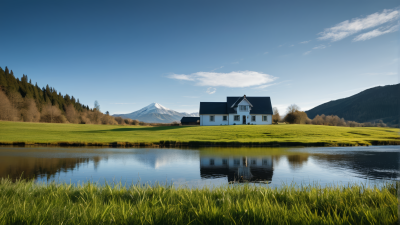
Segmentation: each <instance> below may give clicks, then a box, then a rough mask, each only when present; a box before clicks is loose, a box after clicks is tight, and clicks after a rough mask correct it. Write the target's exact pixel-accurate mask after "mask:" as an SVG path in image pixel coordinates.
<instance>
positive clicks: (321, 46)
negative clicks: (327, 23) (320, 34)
mask: <svg viewBox="0 0 400 225" xmlns="http://www.w3.org/2000/svg"><path fill="white" fill-rule="evenodd" d="M326 47H327V46H326V45H318V46H315V47H314V48H312V49H324V48H326Z"/></svg>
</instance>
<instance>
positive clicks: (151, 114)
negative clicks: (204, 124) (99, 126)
mask: <svg viewBox="0 0 400 225" xmlns="http://www.w3.org/2000/svg"><path fill="white" fill-rule="evenodd" d="M113 116H115V117H118V116H120V117H123V118H129V119H133V120H139V121H143V122H146V123H172V122H173V121H180V120H181V119H182V117H184V116H189V117H197V116H199V113H184V112H183V113H180V112H177V111H174V110H172V109H168V108H166V107H164V106H162V105H160V104H158V103H151V104H150V105H148V106H146V107H144V108H142V109H139V110H138V111H135V112H132V113H128V114H114V115H113Z"/></svg>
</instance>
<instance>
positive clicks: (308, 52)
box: [303, 51, 311, 55]
mask: <svg viewBox="0 0 400 225" xmlns="http://www.w3.org/2000/svg"><path fill="white" fill-rule="evenodd" d="M310 53H311V51H307V52H304V53H303V55H309V54H310Z"/></svg>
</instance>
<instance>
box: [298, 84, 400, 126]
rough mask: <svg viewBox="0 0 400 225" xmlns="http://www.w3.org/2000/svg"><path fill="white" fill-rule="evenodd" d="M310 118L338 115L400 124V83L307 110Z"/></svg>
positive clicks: (346, 117) (346, 118) (374, 88)
mask: <svg viewBox="0 0 400 225" xmlns="http://www.w3.org/2000/svg"><path fill="white" fill-rule="evenodd" d="M306 113H307V115H308V117H309V118H311V119H313V118H314V117H315V116H316V115H321V114H325V115H337V116H339V117H340V118H344V119H345V120H351V121H356V122H359V123H363V122H374V121H377V120H382V121H383V122H384V123H388V125H395V124H399V116H400V84H395V85H386V86H383V87H382V86H378V87H373V88H370V89H367V90H364V91H362V92H360V93H358V94H355V95H353V96H350V97H348V98H343V99H338V100H334V101H330V102H327V103H324V104H322V105H319V106H317V107H315V108H312V109H310V110H308V111H306Z"/></svg>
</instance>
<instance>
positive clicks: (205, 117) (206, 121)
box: [200, 114, 228, 126]
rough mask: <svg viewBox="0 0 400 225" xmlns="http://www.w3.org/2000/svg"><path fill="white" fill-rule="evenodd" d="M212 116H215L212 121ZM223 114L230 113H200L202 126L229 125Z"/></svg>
mask: <svg viewBox="0 0 400 225" xmlns="http://www.w3.org/2000/svg"><path fill="white" fill-rule="evenodd" d="M210 116H214V122H212V121H210ZM223 116H227V117H228V114H224V115H223V114H202V115H200V126H220V125H221V124H222V125H228V121H223V120H222V119H223Z"/></svg>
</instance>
